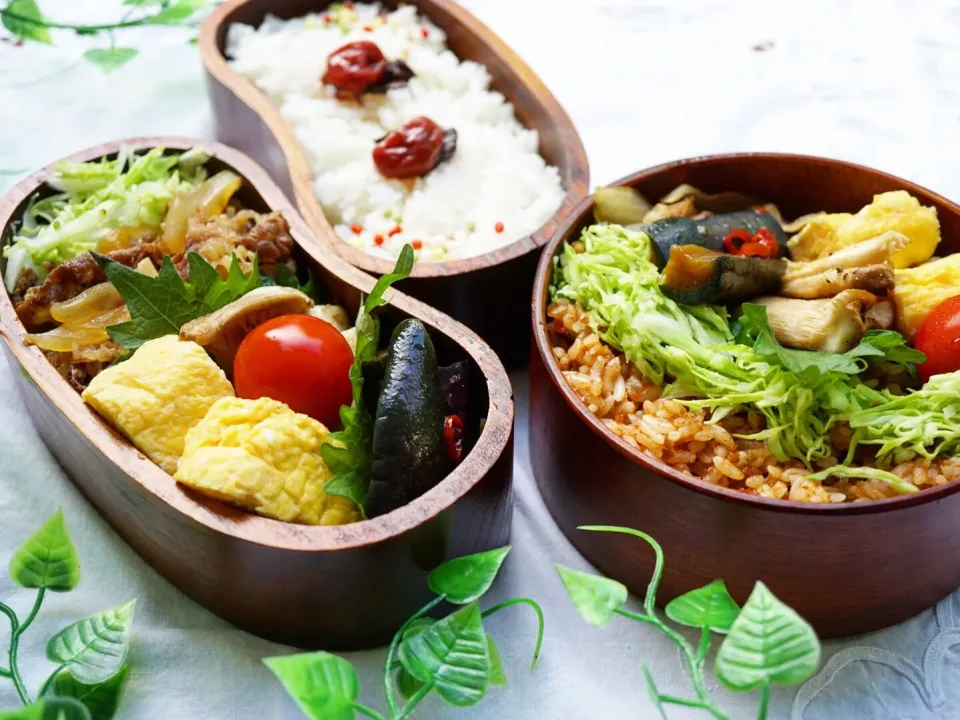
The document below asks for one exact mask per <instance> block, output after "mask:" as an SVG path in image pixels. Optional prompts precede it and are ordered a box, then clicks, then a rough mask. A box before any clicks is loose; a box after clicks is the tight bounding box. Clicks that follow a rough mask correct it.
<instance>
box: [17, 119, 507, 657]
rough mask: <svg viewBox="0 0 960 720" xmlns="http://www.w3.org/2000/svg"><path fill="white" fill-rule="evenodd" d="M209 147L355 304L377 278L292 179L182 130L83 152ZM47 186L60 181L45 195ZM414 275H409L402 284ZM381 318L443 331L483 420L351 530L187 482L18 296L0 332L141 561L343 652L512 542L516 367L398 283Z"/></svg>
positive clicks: (272, 628)
mask: <svg viewBox="0 0 960 720" xmlns="http://www.w3.org/2000/svg"><path fill="white" fill-rule="evenodd" d="M121 144H124V145H128V146H131V147H133V148H135V149H145V148H149V147H154V146H158V145H162V146H164V147H167V148H169V149H170V150H184V149H187V148H190V147H193V146H195V145H202V146H204V147H206V148H207V149H209V151H210V152H211V155H212V156H213V159H212V160H211V161H210V168H211V170H213V171H216V170H218V169H222V168H224V167H228V168H232V169H234V170H236V171H237V172H238V173H239V174H240V175H241V176H243V177H244V179H245V183H244V186H243V188H241V190H240V193H239V197H240V199H241V200H242V201H243V202H244V204H245V205H247V206H248V207H251V208H252V209H255V210H261V211H265V210H268V209H275V210H279V211H281V212H283V214H284V216H285V217H286V218H287V219H288V220H289V222H290V226H291V234H292V235H293V237H294V239H295V240H296V242H297V244H298V246H299V247H298V250H297V252H298V253H299V257H298V260H299V261H300V262H308V263H309V264H310V266H311V268H312V269H313V270H314V272H315V273H316V274H317V276H318V279H319V280H320V281H321V285H322V286H323V287H324V288H325V289H326V290H327V291H328V293H329V295H330V298H331V300H333V301H334V302H340V303H343V304H345V305H346V306H347V307H348V308H349V309H350V310H351V311H353V310H355V309H356V307H357V306H358V302H359V297H360V293H361V292H369V291H370V290H371V289H372V287H373V284H374V279H373V278H372V277H370V276H369V275H367V274H365V273H363V272H361V271H359V270H357V269H356V268H354V267H352V266H351V265H349V264H348V263H346V262H345V261H343V260H342V259H341V258H340V257H339V256H337V255H336V254H335V253H333V252H331V251H330V249H329V247H328V246H327V245H325V244H323V243H318V242H316V241H315V240H314V238H313V237H312V236H311V234H310V231H309V230H308V229H307V227H306V226H305V224H304V222H303V220H302V219H301V218H300V217H299V216H298V215H297V213H296V211H295V210H294V209H293V207H292V206H291V204H290V202H289V201H288V200H287V199H286V198H285V197H284V195H283V193H282V192H281V191H280V189H279V188H278V187H277V186H276V185H275V184H274V183H273V182H272V181H271V180H270V179H269V178H268V177H267V175H266V173H265V172H264V171H263V170H262V169H261V168H259V167H258V166H257V165H256V164H255V163H253V162H252V161H251V160H250V159H249V158H247V157H245V156H244V155H242V154H241V153H239V152H237V151H236V150H233V149H230V148H228V147H226V146H223V145H219V144H217V143H210V142H206V141H201V140H193V139H190V138H180V137H150V138H132V139H128V140H125V141H120V142H113V143H107V144H105V145H100V146H97V147H93V148H90V149H87V150H84V151H81V152H79V153H77V154H75V155H73V156H71V158H72V159H73V160H76V161H87V160H92V159H96V158H99V157H102V156H105V155H113V154H115V153H116V152H117V150H118V149H119V147H120V145H121ZM50 173H51V168H50V167H47V168H45V169H43V170H41V171H39V172H37V173H34V174H33V175H31V176H29V177H28V178H26V179H25V180H24V181H23V182H21V183H20V184H18V185H17V186H16V187H15V188H13V189H12V190H11V191H10V192H9V193H7V194H6V195H5V196H4V197H3V198H2V199H0V229H2V233H0V238H2V240H3V242H7V241H8V240H9V237H10V234H11V232H12V227H11V226H12V224H13V223H14V222H15V221H16V220H17V219H18V217H19V215H20V214H21V213H22V211H23V210H24V208H25V207H26V205H27V203H28V201H29V199H30V197H32V196H33V195H34V193H36V192H37V191H38V190H39V191H40V192H41V193H42V192H44V190H43V184H44V181H45V180H46V178H47V177H49V175H50ZM48 192H49V191H48ZM401 285H402V283H401ZM387 297H388V299H389V300H390V303H391V304H390V306H389V307H388V308H385V309H384V310H385V312H384V314H383V316H382V318H383V322H384V327H383V335H384V336H386V337H389V332H390V330H391V328H392V327H393V325H395V324H396V323H397V322H399V320H401V319H403V318H406V317H411V316H415V317H418V318H419V319H420V320H422V321H423V322H424V323H425V324H426V325H427V327H428V328H429V329H430V331H431V335H432V337H433V339H434V342H435V344H436V346H437V352H438V358H439V360H440V361H441V362H449V361H451V360H453V359H463V358H466V359H469V360H470V363H471V372H472V377H473V388H472V389H473V394H472V396H471V398H470V408H469V412H470V413H472V414H473V416H474V417H477V418H479V417H485V418H486V423H485V425H484V427H483V431H482V433H481V435H480V437H479V439H478V441H477V443H476V445H475V447H474V448H473V450H472V451H471V452H470V453H469V454H468V455H467V456H466V458H464V460H463V462H461V464H460V465H459V466H458V467H457V468H456V470H455V471H454V472H452V473H451V474H450V475H449V476H448V477H447V478H446V479H444V480H443V481H442V482H441V483H440V484H439V485H437V486H436V487H435V488H433V489H432V490H430V491H429V492H427V493H425V494H424V495H423V496H421V497H420V498H418V499H417V500H415V501H414V502H412V503H410V504H409V505H406V506H404V507H402V508H400V509H398V510H396V511H394V512H391V513H389V514H387V515H384V516H381V517H378V518H375V519H373V520H368V521H364V522H360V523H355V524H352V525H346V526H341V527H316V526H305V525H293V524H288V523H282V522H279V521H276V520H271V519H268V518H264V517H259V516H256V515H252V514H248V513H245V512H242V511H239V510H236V509H233V508H230V507H228V506H227V505H224V504H222V503H220V502H217V501H213V500H209V499H206V498H204V497H201V496H199V495H197V494H195V493H192V492H190V491H188V490H185V489H184V488H182V487H181V486H179V485H177V484H176V483H175V482H174V480H173V478H172V477H171V476H170V475H168V474H166V473H165V472H163V471H162V470H161V469H160V468H159V467H157V466H156V465H154V464H153V463H152V462H151V461H150V460H148V459H147V458H146V457H145V456H144V455H142V454H141V453H140V452H138V451H137V450H136V448H134V447H133V446H132V445H131V444H130V443H129V442H127V441H126V439H124V438H123V437H121V436H120V435H119V434H118V433H116V432H115V431H114V430H113V429H112V428H111V427H110V426H109V425H108V424H107V423H106V422H104V421H103V420H102V419H101V418H100V417H99V416H98V415H97V414H96V413H95V412H93V410H91V409H90V408H89V407H87V406H86V405H85V404H84V403H83V401H82V399H81V398H80V396H79V395H78V394H77V393H76V392H75V391H74V390H73V389H72V388H71V387H70V386H69V385H68V384H67V382H66V381H65V380H64V379H63V378H62V377H61V376H60V375H59V374H58V373H57V371H56V370H55V369H54V368H53V366H52V365H50V364H49V363H48V362H47V360H46V359H45V358H44V357H43V355H42V353H41V352H40V350H39V349H38V348H36V347H27V346H26V345H24V336H25V330H24V328H23V326H22V325H21V324H20V322H19V319H18V318H17V316H16V313H15V312H14V309H13V306H12V304H11V301H10V298H9V297H8V295H7V294H6V292H3V293H0V338H2V339H3V343H2V347H3V348H4V350H5V352H6V354H7V356H8V358H9V359H10V360H11V367H16V366H18V367H19V382H20V389H21V392H22V395H23V397H24V401H25V404H26V406H27V409H28V411H29V412H30V415H31V416H32V418H33V419H34V422H35V424H36V426H37V429H38V432H39V433H40V435H41V436H42V438H43V439H44V441H45V442H46V444H47V445H48V446H49V448H50V450H51V452H52V453H53V455H54V456H55V457H56V458H57V460H58V461H59V462H60V464H61V465H62V466H63V467H64V468H65V470H66V471H67V473H68V474H69V475H70V477H71V478H72V479H73V481H74V482H75V483H76V484H77V486H78V487H79V488H80V489H81V490H82V491H83V493H84V494H85V495H86V496H87V498H88V499H89V500H90V502H91V503H93V505H94V506H95V507H96V508H97V509H98V510H99V511H100V513H101V514H102V515H103V516H104V517H105V518H106V519H107V521H108V522H110V524H111V525H113V527H114V528H115V529H116V530H117V532H118V533H119V534H120V535H121V537H123V538H124V540H126V542H127V543H129V544H130V546H131V547H133V548H134V549H135V550H136V551H137V552H138V553H140V555H142V556H143V558H144V559H145V560H146V561H147V562H148V563H150V565H152V566H153V567H154V568H155V569H156V570H157V571H158V572H160V573H161V574H162V575H164V576H165V577H167V579H169V580H170V581H171V582H172V583H173V584H174V585H176V586H177V587H179V588H180V589H181V590H183V592H185V593H186V594H188V595H189V596H191V597H192V598H194V599H195V600H196V601H197V602H199V603H201V604H202V605H204V606H206V607H208V608H209V609H210V610H212V611H213V612H215V613H217V614H218V615H221V616H222V617H224V618H226V619H227V620H229V621H231V622H233V623H235V624H236V625H237V626H239V627H241V628H242V629H244V630H247V631H249V632H252V633H254V634H257V635H260V636H262V637H266V638H269V639H271V640H276V641H280V642H285V643H289V644H292V645H298V646H304V647H323V648H325V649H334V650H338V649H339V650H344V649H357V648H366V647H372V646H375V645H378V644H382V643H384V642H385V641H387V640H388V639H389V638H390V636H391V635H392V634H393V633H394V632H395V631H396V629H397V628H398V627H399V626H400V624H401V623H402V622H403V621H404V620H405V619H406V618H407V617H408V616H409V615H410V614H412V613H413V612H414V611H415V610H416V609H417V608H419V607H420V606H421V605H423V604H424V603H425V602H426V600H428V599H429V598H430V597H431V593H430V592H429V590H428V588H427V585H426V577H427V574H428V573H429V572H430V570H431V569H432V568H433V567H435V566H436V565H437V564H439V563H440V562H442V561H444V560H445V559H449V558H451V557H455V556H459V555H463V554H466V553H470V552H477V551H480V550H484V549H489V548H492V547H497V546H501V545H503V544H505V543H506V542H507V540H508V537H509V530H510V518H511V491H512V472H513V416H514V408H513V398H512V389H511V386H510V382H509V379H508V378H507V375H506V372H505V370H504V368H503V366H502V364H501V363H500V362H499V360H498V359H497V357H496V356H495V355H494V353H493V352H492V351H491V350H490V348H489V347H488V346H487V345H486V344H485V343H484V342H483V341H481V340H480V338H479V337H477V336H476V335H475V334H474V333H472V332H471V331H470V330H468V329H466V328H464V327H463V326H462V325H460V324H458V323H456V322H454V321H453V320H451V319H450V318H449V317H447V316H445V315H443V314H442V313H440V312H437V311H436V310H434V309H432V308H430V307H427V306H426V305H424V304H423V303H421V302H419V301H417V300H414V299H412V298H410V297H407V296H406V295H404V294H402V293H400V292H398V291H396V290H391V291H389V292H388V295H387Z"/></svg>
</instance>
